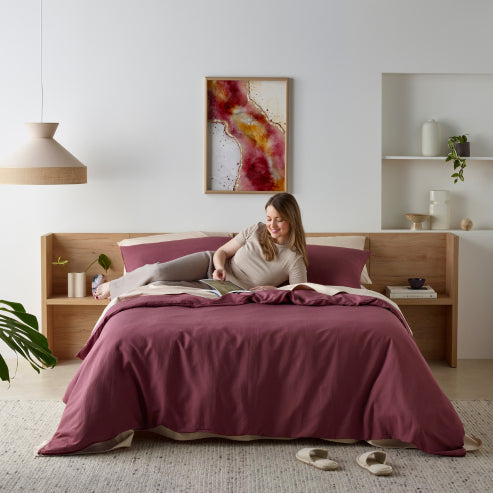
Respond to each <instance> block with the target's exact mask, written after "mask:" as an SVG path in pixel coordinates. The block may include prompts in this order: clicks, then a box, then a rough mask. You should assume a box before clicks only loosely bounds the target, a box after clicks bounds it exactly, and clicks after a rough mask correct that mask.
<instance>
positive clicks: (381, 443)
mask: <svg viewBox="0 0 493 493" xmlns="http://www.w3.org/2000/svg"><path fill="white" fill-rule="evenodd" d="M366 442H367V443H369V444H370V445H373V446H374V447H378V448H380V447H382V448H416V445H414V444H412V443H409V442H403V441H401V440H398V439H397V438H384V439H382V440H367V441H366Z"/></svg>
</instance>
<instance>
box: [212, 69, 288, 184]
mask: <svg viewBox="0 0 493 493" xmlns="http://www.w3.org/2000/svg"><path fill="white" fill-rule="evenodd" d="M205 85H206V130H205V133H206V135H205V161H206V162H205V192H206V193H274V192H286V191H287V183H288V176H287V174H288V173H287V170H288V166H287V164H288V163H287V151H288V100H289V93H288V91H289V79H287V78H273V77H263V78H249V77H206V80H205Z"/></svg>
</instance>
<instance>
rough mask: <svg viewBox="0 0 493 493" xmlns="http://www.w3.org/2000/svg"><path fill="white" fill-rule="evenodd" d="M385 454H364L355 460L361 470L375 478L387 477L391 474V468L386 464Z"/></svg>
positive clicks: (381, 451) (374, 452) (378, 451)
mask: <svg viewBox="0 0 493 493" xmlns="http://www.w3.org/2000/svg"><path fill="white" fill-rule="evenodd" d="M386 461H387V453H386V452H384V451H383V450H375V451H373V452H366V453H365V454H361V455H360V456H359V457H357V458H356V462H357V463H358V465H359V466H361V467H362V468H363V469H367V470H368V471H370V472H371V473H372V474H374V475H375V476H388V475H389V474H392V467H391V466H389V465H388V464H386V463H385V462H386Z"/></svg>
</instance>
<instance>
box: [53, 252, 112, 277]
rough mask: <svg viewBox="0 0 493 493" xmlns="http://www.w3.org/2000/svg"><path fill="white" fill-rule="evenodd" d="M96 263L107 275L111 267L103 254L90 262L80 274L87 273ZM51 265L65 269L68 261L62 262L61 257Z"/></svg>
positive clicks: (109, 261)
mask: <svg viewBox="0 0 493 493" xmlns="http://www.w3.org/2000/svg"><path fill="white" fill-rule="evenodd" d="M96 262H97V263H98V264H99V265H100V266H101V267H102V268H103V269H104V271H105V273H107V272H108V269H109V268H110V267H111V260H110V259H109V258H108V257H107V256H106V255H105V254H104V253H102V254H100V255H99V257H98V258H96V259H94V260H93V261H91V262H90V263H89V265H88V266H87V267H86V268H85V269H84V270H83V271H82V272H87V271H88V270H89V269H90V268H91V267H92V266H93V265H94V264H95V263H96ZM52 264H53V265H61V266H62V267H66V266H67V264H68V260H62V257H58V259H57V260H55V261H54V262H52Z"/></svg>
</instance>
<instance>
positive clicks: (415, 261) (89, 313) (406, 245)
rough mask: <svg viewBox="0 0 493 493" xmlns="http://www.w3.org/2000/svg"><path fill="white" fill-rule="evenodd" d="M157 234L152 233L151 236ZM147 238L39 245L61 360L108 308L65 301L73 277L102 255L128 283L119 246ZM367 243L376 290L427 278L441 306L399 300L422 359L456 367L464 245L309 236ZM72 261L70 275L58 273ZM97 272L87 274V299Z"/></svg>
mask: <svg viewBox="0 0 493 493" xmlns="http://www.w3.org/2000/svg"><path fill="white" fill-rule="evenodd" d="M148 234H151V233H148ZM148 234H145V233H121V234H120V233H96V234H92V233H52V234H48V235H44V236H42V237H41V252H42V253H41V255H42V256H41V273H42V276H41V277H42V330H43V334H45V335H46V337H47V338H48V342H49V345H50V348H51V349H52V351H53V352H54V354H55V355H56V356H57V357H58V358H60V359H62V360H63V359H72V358H75V355H76V354H77V352H78V351H79V350H80V349H81V348H82V347H83V346H84V344H85V342H86V341H87V339H88V337H89V336H90V334H91V331H92V329H93V327H94V324H95V323H96V321H97V320H98V318H99V316H100V315H101V313H102V311H103V309H104V307H105V306H106V305H107V304H108V301H107V300H95V299H94V298H93V297H92V296H90V295H89V296H86V297H85V298H68V297H67V272H69V271H70V270H74V271H77V270H79V269H80V270H82V269H84V268H85V266H87V265H88V264H89V263H90V262H91V261H92V260H93V259H95V258H97V256H98V255H99V254H100V253H104V254H106V255H107V256H108V257H109V258H110V260H111V262H112V264H111V268H110V270H109V271H108V274H107V280H111V279H115V278H117V277H120V276H122V275H123V260H122V257H121V253H120V248H119V246H118V244H117V242H118V241H120V240H122V239H125V238H131V237H136V236H147V235H148ZM340 235H359V236H363V235H364V236H366V238H367V241H366V246H365V248H367V249H368V250H370V252H371V256H370V259H369V261H368V264H367V267H368V272H369V275H370V278H371V279H372V284H371V285H370V286H369V288H370V289H372V290H374V291H377V292H379V293H385V288H386V286H389V285H405V284H407V279H408V278H409V277H424V278H425V279H426V284H429V285H430V286H432V287H433V288H434V289H435V291H437V293H438V298H437V299H402V300H399V299H394V300H393V301H395V302H396V303H397V304H398V305H399V307H400V309H401V310H402V312H403V313H404V315H405V317H406V319H407V321H408V323H409V325H410V327H411V329H412V331H413V334H414V338H415V340H416V342H417V344H418V347H419V348H420V350H421V352H422V353H423V355H424V356H425V358H427V359H440V360H446V361H447V362H448V364H449V365H450V366H453V367H455V366H457V282H458V281H457V279H458V255H459V237H458V236H457V235H454V234H452V233H445V232H441V233H436V232H422V233H416V232H398V233H391V232H384V233H381V232H378V233H311V234H309V236H340ZM58 257H61V258H62V259H68V260H69V263H68V264H67V268H64V267H61V266H58V265H52V262H53V261H55V260H56V259H57V258H58ZM100 272H101V268H100V267H99V266H98V265H97V264H96V265H94V266H92V267H91V269H90V270H89V271H88V273H87V280H86V282H87V286H86V288H87V293H90V292H91V291H90V282H91V279H92V277H93V275H95V274H97V273H100Z"/></svg>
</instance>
